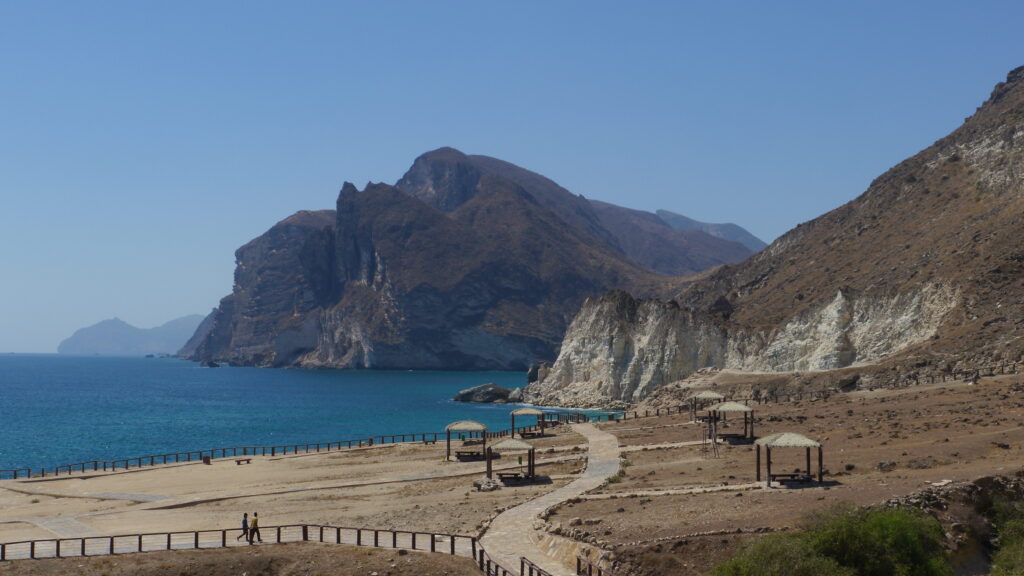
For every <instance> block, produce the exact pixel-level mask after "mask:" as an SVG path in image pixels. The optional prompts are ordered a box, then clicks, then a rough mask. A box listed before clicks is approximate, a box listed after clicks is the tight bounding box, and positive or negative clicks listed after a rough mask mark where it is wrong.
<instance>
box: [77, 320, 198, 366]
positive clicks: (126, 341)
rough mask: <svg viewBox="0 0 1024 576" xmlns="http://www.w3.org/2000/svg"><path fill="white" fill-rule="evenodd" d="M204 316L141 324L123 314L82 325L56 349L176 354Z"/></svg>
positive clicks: (101, 353)
mask: <svg viewBox="0 0 1024 576" xmlns="http://www.w3.org/2000/svg"><path fill="white" fill-rule="evenodd" d="M202 320H203V316H200V315H198V314H191V315H188V316H183V317H181V318H176V319H174V320H170V321H168V322H165V323H163V324H161V325H159V326H155V327H153V328H138V327H136V326H132V325H131V324H128V323H127V322H125V321H123V320H121V319H120V318H117V317H115V318H110V319H107V320H102V321H100V322H97V323H96V324H93V325H91V326H86V327H84V328H79V329H78V330H76V331H75V332H74V334H72V335H71V336H69V337H68V338H65V339H64V340H62V341H61V343H60V344H59V345H58V346H57V353H58V354H71V355H99V356H144V355H147V354H174V353H175V352H177V351H178V349H180V348H181V347H182V345H183V344H184V343H185V342H186V341H187V340H188V339H189V337H190V336H191V335H192V334H193V333H194V332H195V331H196V328H197V327H198V326H199V324H200V323H201V322H202Z"/></svg>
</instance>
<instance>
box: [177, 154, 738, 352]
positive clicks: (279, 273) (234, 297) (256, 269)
mask: <svg viewBox="0 0 1024 576" xmlns="http://www.w3.org/2000/svg"><path fill="white" fill-rule="evenodd" d="M652 216H653V215H652ZM603 222H607V219H602V217H601V216H600V215H599V214H598V213H597V212H596V211H595V209H594V207H593V206H592V205H591V203H590V202H589V201H588V200H586V199H585V198H583V197H580V196H576V195H573V194H570V193H569V192H568V191H566V190H565V189H563V188H561V187H559V186H558V185H557V184H555V183H554V182H551V181H550V180H548V179H546V178H544V177H542V176H540V175H537V174H534V173H532V172H529V171H527V170H523V169H522V168H518V167H516V166H513V165H511V164H508V163H506V162H502V161H500V160H496V159H493V158H487V157H483V156H467V155H465V154H462V153H461V152H459V151H457V150H453V149H450V148H443V149H440V150H436V151H434V152H430V153H428V154H425V155H423V156H421V157H420V158H418V159H416V161H415V163H414V164H413V166H412V168H410V170H409V171H408V172H407V173H406V174H405V176H403V177H402V179H401V180H399V181H398V183H397V184H396V185H395V186H389V185H386V184H369V185H367V186H366V188H365V189H363V190H358V189H357V188H356V187H355V186H353V185H352V184H348V183H346V184H345V185H344V186H343V187H342V189H341V192H340V194H339V195H338V200H337V205H336V210H334V211H321V212H301V213H299V214H296V215H294V216H292V217H290V218H288V219H286V220H284V221H282V222H280V223H279V224H277V225H276V226H274V227H273V228H272V229H271V230H269V231H268V232H267V233H266V234H264V235H263V236H261V237H260V238H257V239H255V240H253V241H252V242H250V243H249V244H247V245H245V246H243V247H242V248H241V249H239V250H238V252H237V253H236V260H237V269H236V272H235V288H234V291H233V293H232V294H231V295H230V296H228V297H226V298H224V299H223V300H222V301H221V304H220V306H219V307H218V308H217V310H215V312H214V314H213V326H212V327H211V328H210V330H209V333H208V334H207V335H206V336H205V337H198V338H197V339H198V340H200V342H199V343H198V344H197V345H196V348H195V353H194V354H193V356H192V357H193V358H194V359H197V360H216V361H226V362H231V363H235V364H246V365H259V366H303V367H319V366H330V367H341V368H397V369H406V368H418V369H525V368H526V367H527V366H528V365H529V364H530V363H532V362H535V361H538V360H551V359H553V358H554V355H555V350H556V349H557V345H558V343H559V341H560V340H561V337H562V334H563V333H564V331H565V328H566V326H567V325H568V323H569V321H570V320H571V318H572V316H573V315H574V314H575V313H576V311H578V310H579V306H580V304H581V303H582V301H583V300H584V299H585V298H587V297H590V296H597V295H599V294H601V293H603V292H605V291H607V290H609V289H613V288H624V289H628V290H630V291H632V292H635V293H639V294H646V295H662V296H665V295H668V294H670V293H671V290H672V289H673V288H672V287H673V286H674V283H673V282H669V281H668V279H667V278H666V277H665V276H662V275H660V274H658V272H659V270H658V269H657V267H656V266H646V265H645V263H644V262H637V261H635V260H633V259H631V258H630V257H629V255H628V252H629V251H628V250H624V248H623V245H624V244H629V242H628V241H629V240H630V238H629V235H630V233H631V232H629V231H625V232H623V231H622V230H616V231H614V232H613V231H611V230H609V229H608V228H607V227H606V226H605V225H604V224H603ZM659 230H660V232H661V233H664V235H665V242H664V243H665V244H666V245H669V246H673V247H674V249H678V250H679V251H681V252H683V254H682V256H681V259H680V260H679V261H684V260H685V261H686V262H688V263H689V264H687V266H690V267H692V268H695V269H696V268H697V267H703V266H709V265H715V264H721V263H723V262H728V261H736V260H738V259H741V258H743V257H745V256H746V255H747V254H748V252H747V251H746V250H745V249H743V248H742V246H740V245H738V244H735V243H730V242H726V241H722V240H719V239H715V238H713V237H711V236H708V235H704V234H702V233H701V234H702V236H701V237H699V238H698V240H699V241H698V242H691V243H689V244H686V245H684V244H682V243H677V244H673V242H675V240H674V239H676V238H678V234H677V231H674V230H672V229H671V228H670V227H668V226H667V225H665V226H663V227H662V228H661V229H655V230H650V231H646V232H645V234H647V237H657V235H658V234H659ZM718 249H722V250H721V251H720V252H718V253H716V252H715V250H718Z"/></svg>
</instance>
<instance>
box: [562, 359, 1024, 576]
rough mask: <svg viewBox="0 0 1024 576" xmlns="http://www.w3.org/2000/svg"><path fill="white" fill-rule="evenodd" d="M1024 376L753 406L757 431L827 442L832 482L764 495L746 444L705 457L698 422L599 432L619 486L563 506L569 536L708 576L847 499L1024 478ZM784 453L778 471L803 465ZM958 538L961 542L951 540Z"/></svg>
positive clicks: (629, 423) (670, 573)
mask: <svg viewBox="0 0 1024 576" xmlns="http://www.w3.org/2000/svg"><path fill="white" fill-rule="evenodd" d="M1021 414H1024V378H1021V377H1020V376H1003V377H996V378H986V379H982V380H981V381H980V382H979V383H978V384H976V385H973V386H971V385H968V384H966V383H962V382H960V383H955V384H953V383H948V384H945V385H931V386H919V387H913V388H907V389H899V390H875V391H860V392H853V393H848V394H837V395H833V396H832V397H830V398H829V399H827V400H825V399H821V400H816V401H801V402H792V403H781V404H772V405H765V406H758V407H757V417H758V424H757V433H758V435H767V434H769V433H773V432H783V431H791V432H799V433H801V434H804V435H806V436H808V437H810V438H813V439H816V440H819V441H820V442H821V443H822V444H823V445H824V449H825V452H824V463H825V468H826V470H827V473H826V480H827V482H826V484H825V485H824V486H821V487H818V486H813V487H788V488H783V487H776V488H772V489H765V488H764V487H763V484H762V485H757V484H755V483H754V480H755V466H754V452H753V447H752V446H750V445H744V444H739V445H725V446H721V447H720V456H719V457H718V458H714V457H711V455H710V454H704V453H702V450H701V446H700V442H699V440H700V438H701V429H700V427H699V426H698V425H694V424H691V423H690V422H689V417H688V416H685V415H684V416H677V415H673V416H668V417H664V416H663V417H660V418H655V417H652V418H644V419H639V420H626V421H623V422H620V423H608V424H602V427H604V428H606V429H607V430H609V431H611V432H613V433H615V434H616V435H617V436H618V437H619V438H620V444H621V445H622V446H623V448H624V459H625V463H627V466H626V467H625V474H624V475H623V476H621V478H619V479H617V481H615V482H612V483H609V484H607V485H606V486H605V487H604V488H603V489H601V490H599V491H597V492H596V493H592V494H590V495H588V496H587V497H585V498H583V499H580V500H577V501H573V502H570V503H568V504H566V505H564V506H562V507H559V508H557V509H555V510H554V511H553V512H552V513H551V514H550V516H549V518H548V520H549V522H550V523H551V525H552V526H553V527H554V528H555V529H556V530H557V531H559V532H560V533H562V534H569V535H571V536H573V537H575V538H579V539H583V540H586V541H591V542H595V543H597V544H598V545H600V546H601V547H603V548H606V549H613V550H615V551H616V553H617V554H618V557H619V558H620V560H622V561H624V562H626V563H628V565H629V566H630V567H631V569H633V570H636V573H640V574H650V575H652V576H653V575H655V574H658V575H662V576H675V575H691V574H693V575H696V574H703V573H704V572H705V571H707V570H708V569H710V567H711V566H713V565H714V564H715V563H717V562H719V561H721V560H722V559H724V558H726V557H728V556H729V555H730V554H732V553H734V552H735V551H736V550H738V549H739V547H740V546H741V545H742V544H744V543H745V542H747V541H749V540H750V539H751V538H754V537H756V536H757V535H758V534H761V533H766V532H773V531H780V530H791V529H793V528H796V527H799V526H800V525H801V522H802V520H803V519H804V518H806V517H807V515H808V514H809V513H812V512H814V511H817V510H823V509H826V508H828V507H830V506H834V505H836V504H839V503H841V502H853V503H856V504H860V505H873V504H880V503H884V502H886V501H889V500H891V499H894V498H901V497H906V496H907V495H910V494H913V493H915V492H917V491H919V490H921V489H925V488H930V487H932V486H935V485H939V486H943V485H947V484H948V485H953V484H956V483H958V482H970V481H973V480H975V479H977V478H980V477H984V476H998V475H1006V476H1013V475H1015V474H1020V473H1022V471H1024V428H1022V426H1021V424H1022V422H1021ZM804 457H805V455H804V453H803V451H802V450H799V449H794V450H777V451H776V452H775V454H773V464H774V466H775V469H776V470H786V471H789V470H790V469H796V468H798V467H803V465H804ZM953 544H955V543H953Z"/></svg>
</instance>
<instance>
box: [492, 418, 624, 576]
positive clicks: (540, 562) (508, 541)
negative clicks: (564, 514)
mask: <svg viewBox="0 0 1024 576" xmlns="http://www.w3.org/2000/svg"><path fill="white" fill-rule="evenodd" d="M573 430H575V431H576V432H578V433H579V434H582V435H583V436H584V437H585V438H586V439H587V440H588V442H589V446H590V447H589V451H588V453H587V468H586V470H584V471H583V474H582V475H581V476H580V477H579V478H577V479H576V480H574V481H572V482H570V483H569V484H567V485H565V486H563V487H561V488H559V489H557V490H554V491H552V492H548V493H547V494H545V495H543V496H540V497H538V498H535V499H533V500H530V501H529V502H525V503H523V504H520V505H519V506H516V507H514V508H509V509H508V510H506V511H504V512H502V513H501V514H499V515H498V516H497V517H496V518H495V519H494V520H493V521H491V526H490V528H489V529H488V530H487V533H486V534H484V536H483V538H481V541H480V542H481V544H483V546H484V549H486V550H487V553H488V554H490V555H491V558H492V559H493V560H495V561H496V562H498V563H499V564H501V565H502V566H503V567H504V568H505V569H506V570H508V571H510V572H512V573H515V574H518V573H519V559H520V558H521V557H524V556H525V557H526V558H527V559H529V560H530V561H531V562H533V563H535V564H536V565H537V566H540V567H541V568H542V569H544V570H546V571H548V572H550V573H551V574H553V575H554V576H572V574H573V571H572V570H570V569H569V568H568V567H567V566H563V565H562V564H561V563H560V562H558V561H556V560H553V559H551V558H549V557H548V556H547V555H546V554H545V552H544V550H542V549H541V548H540V547H538V546H537V545H536V544H535V543H534V541H533V540H532V539H531V538H530V536H531V535H532V534H533V533H534V531H535V530H536V528H535V527H534V524H535V523H536V522H537V520H538V518H539V517H540V515H541V514H543V513H544V512H545V511H546V510H547V509H548V508H551V507H552V506H556V505H558V504H561V503H563V502H565V501H566V500H569V499H570V498H576V497H578V496H580V495H581V494H583V493H584V492H587V491H589V490H593V489H594V488H597V487H598V486H600V485H601V484H603V483H604V481H605V480H606V479H607V478H608V477H609V476H613V475H615V474H616V473H617V472H618V471H619V441H618V439H617V438H616V437H615V436H614V435H612V434H609V433H608V432H604V431H602V430H600V429H598V428H597V427H596V426H594V425H593V424H574V425H573Z"/></svg>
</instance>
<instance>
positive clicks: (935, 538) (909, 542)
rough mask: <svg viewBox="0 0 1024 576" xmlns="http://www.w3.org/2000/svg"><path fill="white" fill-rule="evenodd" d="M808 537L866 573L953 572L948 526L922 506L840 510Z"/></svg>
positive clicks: (915, 575) (818, 521)
mask: <svg viewBox="0 0 1024 576" xmlns="http://www.w3.org/2000/svg"><path fill="white" fill-rule="evenodd" d="M806 538H807V542H808V543H809V544H810V545H811V546H812V547H813V549H814V550H815V551H816V552H817V553H818V554H821V555H823V556H827V557H829V558H832V559H834V560H835V561H836V562H838V563H839V564H840V565H841V566H845V567H848V568H853V569H854V570H855V571H856V573H857V574H859V575H860V576H945V575H948V574H952V569H951V568H950V566H949V562H948V560H947V552H946V550H945V548H944V547H943V541H942V540H943V532H942V526H940V525H939V523H938V521H937V520H935V519H934V518H932V517H931V516H928V515H927V514H925V513H923V512H920V511H918V510H911V509H903V508H887V509H881V510H865V509H857V508H851V507H844V508H837V509H834V510H832V511H831V512H829V513H827V514H825V515H822V516H818V517H817V518H815V519H814V520H812V522H811V526H810V530H809V531H808V533H807V536H806Z"/></svg>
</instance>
